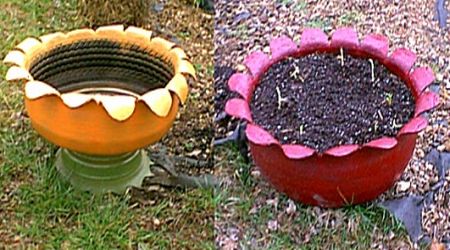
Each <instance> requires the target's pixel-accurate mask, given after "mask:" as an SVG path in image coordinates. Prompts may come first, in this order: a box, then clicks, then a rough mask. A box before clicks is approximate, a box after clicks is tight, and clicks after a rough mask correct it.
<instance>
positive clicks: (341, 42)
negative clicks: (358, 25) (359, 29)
mask: <svg viewBox="0 0 450 250" xmlns="http://www.w3.org/2000/svg"><path fill="white" fill-rule="evenodd" d="M358 46H359V39H358V33H356V30H355V29H354V28H349V27H346V28H339V29H337V30H336V31H334V32H333V35H332V36H331V47H333V48H341V47H342V48H346V49H356V48H358Z"/></svg>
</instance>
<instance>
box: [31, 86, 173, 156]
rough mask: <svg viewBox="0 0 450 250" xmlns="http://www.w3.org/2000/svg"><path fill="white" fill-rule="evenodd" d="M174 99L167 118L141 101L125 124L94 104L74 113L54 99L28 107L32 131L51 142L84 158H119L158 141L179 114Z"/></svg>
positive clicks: (52, 97)
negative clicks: (85, 156)
mask: <svg viewBox="0 0 450 250" xmlns="http://www.w3.org/2000/svg"><path fill="white" fill-rule="evenodd" d="M172 99H173V102H172V107H171V110H170V112H169V115H168V116H167V117H158V116H156V115H155V114H154V113H153V112H152V111H151V110H150V109H149V108H148V106H147V105H146V104H145V103H143V102H142V101H139V102H137V103H136V108H135V110H134V113H133V114H132V115H131V117H130V118H128V119H127V120H125V121H122V122H119V121H116V120H114V119H112V118H111V117H110V116H109V115H108V114H107V113H106V111H105V110H104V108H103V106H102V105H101V104H97V103H96V102H95V101H90V102H88V103H86V104H84V105H83V106H81V107H78V108H74V109H71V108H69V107H67V106H66V105H65V104H64V103H63V102H62V100H61V98H59V97H57V96H54V95H52V96H44V97H41V98H38V99H35V100H30V99H28V98H25V106H26V109H27V111H28V114H29V116H30V119H31V123H32V125H33V127H34V128H35V129H36V130H37V131H38V133H39V134H40V135H42V136H43V137H44V138H46V139H47V140H49V141H50V142H52V143H54V144H56V145H58V146H61V147H64V148H67V149H70V150H74V151H77V152H80V153H85V154H91V155H116V154H121V153H126V152H131V151H134V150H136V149H139V148H143V147H145V146H147V145H150V144H152V143H155V142H157V141H159V140H160V139H161V138H162V137H163V136H164V135H165V134H166V133H167V132H168V131H169V129H170V127H171V126H172V124H173V121H174V120H175V117H176V114H177V112H178V106H179V100H178V98H177V97H176V95H174V94H173V93H172Z"/></svg>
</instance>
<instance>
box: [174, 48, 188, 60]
mask: <svg viewBox="0 0 450 250" xmlns="http://www.w3.org/2000/svg"><path fill="white" fill-rule="evenodd" d="M170 53H171V54H172V56H173V57H174V58H176V59H179V60H183V59H186V58H187V55H186V53H185V52H184V50H183V49H181V48H179V47H176V48H173V49H172V50H170Z"/></svg>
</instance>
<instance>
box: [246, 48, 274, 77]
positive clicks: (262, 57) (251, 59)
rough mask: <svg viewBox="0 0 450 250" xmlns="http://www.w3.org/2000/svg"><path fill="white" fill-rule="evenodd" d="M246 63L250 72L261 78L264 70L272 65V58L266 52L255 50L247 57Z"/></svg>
mask: <svg viewBox="0 0 450 250" xmlns="http://www.w3.org/2000/svg"><path fill="white" fill-rule="evenodd" d="M244 64H245V66H247V68H248V69H249V70H250V73H251V74H252V75H253V77H254V78H259V76H260V75H261V74H262V73H263V72H264V70H265V69H266V68H267V67H268V66H269V65H270V59H269V56H268V55H266V54H265V53H264V52H262V51H255V52H253V53H251V54H250V55H248V56H247V57H246V58H245V60H244Z"/></svg>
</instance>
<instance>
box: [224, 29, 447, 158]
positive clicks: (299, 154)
mask: <svg viewBox="0 0 450 250" xmlns="http://www.w3.org/2000/svg"><path fill="white" fill-rule="evenodd" d="M269 47H270V52H271V55H270V56H269V55H267V54H266V53H264V52H262V51H255V52H252V53H251V54H249V55H248V56H247V57H246V58H245V59H244V64H245V66H246V68H247V70H248V72H245V73H235V74H233V75H232V76H231V77H230V79H229V80H228V87H229V89H230V90H231V91H234V92H237V93H238V94H239V95H240V96H241V98H232V99H230V100H228V101H227V103H226V105H225V112H226V113H227V114H228V115H230V116H232V117H236V118H239V119H242V120H244V121H246V122H247V128H246V131H245V133H246V136H247V138H248V140H249V141H250V142H251V143H253V144H256V145H261V146H269V145H278V146H279V147H281V148H282V151H283V153H284V155H285V156H286V157H287V158H289V159H303V158H307V157H311V156H313V155H318V156H322V155H329V156H332V157H344V156H348V155H350V154H352V153H354V152H356V151H358V150H361V149H363V148H367V147H369V148H378V149H392V148H393V147H395V146H396V145H397V143H398V141H397V139H398V138H399V137H400V136H401V135H404V134H410V133H419V132H420V131H422V130H423V129H425V127H426V126H427V125H428V122H427V120H426V119H425V118H424V117H423V116H422V114H423V113H424V112H426V111H429V110H431V109H433V108H434V107H436V106H437V105H438V104H439V96H438V95H437V94H435V93H433V92H431V91H425V89H426V88H427V87H428V86H429V85H430V84H432V83H433V81H434V79H435V78H434V74H433V71H432V70H431V68H429V67H416V68H414V69H413V66H414V64H415V62H416V59H417V56H416V54H415V53H414V52H412V51H410V50H408V49H406V48H398V49H396V50H394V51H393V52H392V53H390V54H389V55H388V52H389V40H388V38H387V37H385V36H383V35H380V34H375V33H371V34H368V35H366V36H365V37H364V38H363V39H362V40H361V41H360V40H359V38H358V33H357V32H356V30H355V29H354V28H352V27H342V28H338V29H336V30H335V31H334V32H333V34H332V35H331V37H329V36H328V35H327V34H325V33H324V32H323V31H322V30H320V29H316V28H305V29H304V30H303V32H302V34H301V39H300V44H299V46H297V44H296V43H295V42H294V41H293V40H292V39H290V38H288V37H287V36H281V37H278V38H275V39H272V40H271V41H270V43H269ZM341 48H342V49H344V50H346V51H347V52H348V53H349V54H351V55H357V56H362V57H367V58H371V59H375V60H377V61H379V62H380V63H381V64H383V65H384V66H385V67H387V68H388V69H389V70H390V71H391V72H392V73H394V74H395V75H397V76H399V77H400V78H401V79H402V80H403V81H404V82H405V84H407V85H408V87H409V89H410V91H411V92H412V94H413V95H414V99H415V111H414V115H413V117H412V118H411V119H410V120H409V121H408V122H407V123H406V124H404V125H403V126H402V127H401V129H400V130H399V132H398V133H397V135H396V136H395V137H387V136H384V137H381V138H377V139H374V140H372V141H369V142H367V143H364V144H362V145H359V144H346V145H338V146H334V147H332V148H330V149H328V150H326V151H325V152H323V153H321V152H319V151H317V150H315V149H313V148H311V147H308V146H305V145H301V144H282V143H281V142H279V141H278V140H277V139H276V138H275V137H274V136H273V135H271V134H270V133H269V132H268V131H267V130H265V129H263V128H262V127H260V126H258V125H257V124H255V123H254V122H253V119H252V111H251V109H250V105H249V104H250V102H251V99H252V95H253V92H254V90H255V89H256V87H257V85H258V84H259V80H260V78H261V77H262V76H263V75H264V74H265V72H266V71H267V70H268V69H269V68H270V67H271V66H272V65H273V64H275V63H277V62H279V61H281V60H283V59H285V58H287V57H300V56H304V55H307V54H311V53H316V52H319V53H330V52H335V51H339V50H340V49H341Z"/></svg>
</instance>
